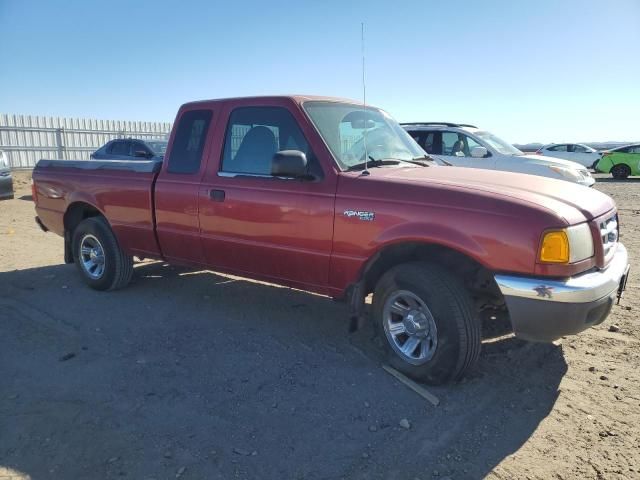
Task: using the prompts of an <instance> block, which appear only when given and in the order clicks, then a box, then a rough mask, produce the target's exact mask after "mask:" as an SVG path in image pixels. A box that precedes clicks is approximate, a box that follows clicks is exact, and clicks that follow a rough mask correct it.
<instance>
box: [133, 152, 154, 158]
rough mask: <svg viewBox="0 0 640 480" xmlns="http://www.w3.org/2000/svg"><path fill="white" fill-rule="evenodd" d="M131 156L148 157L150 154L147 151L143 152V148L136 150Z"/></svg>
mask: <svg viewBox="0 0 640 480" xmlns="http://www.w3.org/2000/svg"><path fill="white" fill-rule="evenodd" d="M133 156H134V157H136V158H149V157H150V155H149V154H148V153H147V152H145V151H144V150H136V151H135V152H134V153H133Z"/></svg>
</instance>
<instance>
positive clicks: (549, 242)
mask: <svg viewBox="0 0 640 480" xmlns="http://www.w3.org/2000/svg"><path fill="white" fill-rule="evenodd" d="M540 261H541V262H546V263H569V237H567V233H566V232H565V231H563V230H558V231H554V232H547V233H545V235H544V238H543V239H542V245H541V246H540Z"/></svg>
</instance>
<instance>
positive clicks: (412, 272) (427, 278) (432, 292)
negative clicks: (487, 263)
mask: <svg viewBox="0 0 640 480" xmlns="http://www.w3.org/2000/svg"><path fill="white" fill-rule="evenodd" d="M406 291H408V292H410V293H411V294H413V295H415V296H417V297H418V298H419V299H420V300H421V301H422V302H423V303H424V304H425V305H426V306H427V307H428V310H429V313H430V314H431V318H432V319H433V322H434V323H435V327H436V330H437V333H436V345H435V346H434V347H433V350H432V351H433V353H432V356H431V357H430V359H428V360H426V363H422V364H412V363H409V361H408V360H406V359H405V358H403V357H402V356H401V354H400V353H398V352H396V351H395V350H394V348H398V346H396V347H394V346H392V343H393V342H392V340H391V339H390V337H388V336H387V333H386V331H385V326H384V325H385V322H386V321H387V320H386V319H385V312H384V310H385V305H386V304H387V302H392V301H393V299H394V298H397V295H399V294H400V293H399V292H406ZM372 313H373V319H374V322H375V326H376V330H377V332H378V334H379V335H380V336H381V337H382V343H383V344H384V346H385V349H386V350H387V353H388V357H389V363H390V364H391V365H392V366H393V367H394V368H396V369H397V370H399V371H401V372H403V373H404V374H405V375H407V376H408V377H411V378H414V379H416V380H419V381H422V382H425V383H428V384H431V385H439V384H443V383H446V382H449V381H452V380H458V379H460V378H462V376H463V375H464V374H465V372H467V371H468V370H469V369H470V368H472V367H473V366H474V364H475V363H476V362H477V360H478V357H479V356H480V345H481V336H480V333H481V322H480V319H479V318H477V317H476V315H475V309H474V308H473V302H472V300H471V297H470V296H469V294H468V292H467V290H466V289H465V288H464V286H463V285H462V283H461V282H460V281H459V280H458V279H457V278H456V277H455V276H453V275H452V274H450V273H449V272H448V271H446V270H445V269H443V268H442V267H440V266H438V265H435V264H432V263H426V262H415V263H406V264H402V265H398V266H396V267H394V268H392V269H391V270H389V271H388V272H387V273H385V274H384V275H383V276H382V278H381V279H380V280H379V281H378V284H377V285H376V289H375V292H374V296H373V309H372ZM399 317H401V315H399ZM398 323H403V322H398ZM401 335H402V334H401ZM432 345H433V343H432Z"/></svg>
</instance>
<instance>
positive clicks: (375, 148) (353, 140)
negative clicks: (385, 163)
mask: <svg viewBox="0 0 640 480" xmlns="http://www.w3.org/2000/svg"><path fill="white" fill-rule="evenodd" d="M303 107H304V110H305V111H306V112H307V114H308V115H309V117H310V118H311V121H312V122H313V124H314V125H315V127H316V129H317V130H318V132H319V133H320V135H321V136H322V138H323V139H324V141H325V142H326V144H327V145H328V147H329V149H330V150H331V153H333V156H334V157H335V159H336V161H337V162H338V164H339V166H340V168H342V169H343V170H347V169H349V167H353V166H354V165H358V164H360V163H362V162H364V161H365V157H366V156H367V155H368V156H369V158H368V160H370V159H373V160H383V159H397V160H414V159H417V158H425V157H426V156H427V154H426V152H425V151H424V150H422V148H420V146H419V145H418V144H417V143H416V142H415V141H414V140H413V139H412V138H411V136H410V135H409V134H408V133H407V132H405V131H404V129H403V128H402V127H400V125H398V123H397V122H396V121H395V120H394V119H393V118H391V117H390V116H389V115H388V114H387V113H386V112H384V111H382V110H379V109H377V108H373V107H367V109H366V110H365V109H364V108H363V107H362V105H352V104H348V103H336V102H322V101H320V102H315V101H314V102H305V103H304V104H303ZM365 143H366V153H365Z"/></svg>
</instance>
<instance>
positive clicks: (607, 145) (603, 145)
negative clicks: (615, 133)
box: [513, 142, 640, 152]
mask: <svg viewBox="0 0 640 480" xmlns="http://www.w3.org/2000/svg"><path fill="white" fill-rule="evenodd" d="M576 143H582V144H583V145H588V146H590V147H591V148H595V149H596V150H609V149H611V148H617V147H622V146H624V145H629V144H632V143H640V142H576ZM544 145H546V144H544V143H526V144H524V145H522V144H517V143H515V144H514V145H513V146H514V147H516V148H517V149H518V150H522V151H523V152H535V151H536V150H538V149H539V148H540V147H543V146H544Z"/></svg>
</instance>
